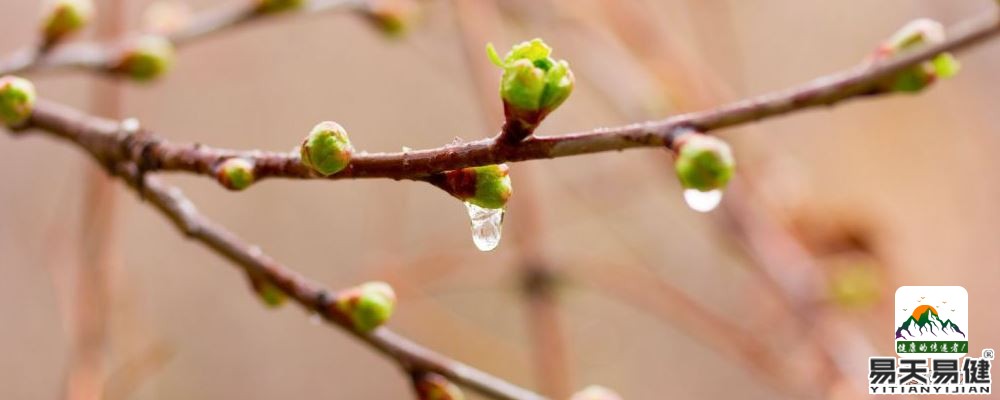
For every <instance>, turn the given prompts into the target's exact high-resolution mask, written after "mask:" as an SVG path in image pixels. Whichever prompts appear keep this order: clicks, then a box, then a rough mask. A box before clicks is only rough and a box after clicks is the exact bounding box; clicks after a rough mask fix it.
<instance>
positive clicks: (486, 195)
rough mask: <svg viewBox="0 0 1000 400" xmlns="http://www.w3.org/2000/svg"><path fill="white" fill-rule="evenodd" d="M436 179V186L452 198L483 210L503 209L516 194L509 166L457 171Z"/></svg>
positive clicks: (489, 166) (487, 166) (471, 168)
mask: <svg viewBox="0 0 1000 400" xmlns="http://www.w3.org/2000/svg"><path fill="white" fill-rule="evenodd" d="M436 179H437V180H438V181H437V182H435V184H436V185H437V186H438V187H441V188H442V189H444V190H445V191H447V192H448V193H449V194H451V195H452V196H455V197H456V198H458V199H459V200H462V201H465V202H467V203H471V204H474V205H476V206H479V207H482V208H490V209H499V208H503V207H504V206H505V205H507V200H509V199H510V196H511V195H512V194H513V193H514V187H513V186H511V183H510V167H508V166H507V164H494V165H484V166H481V167H468V168H462V169H456V170H454V171H448V172H445V173H444V174H442V175H441V176H439V177H438V178H436Z"/></svg>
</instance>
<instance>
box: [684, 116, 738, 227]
mask: <svg viewBox="0 0 1000 400" xmlns="http://www.w3.org/2000/svg"><path fill="white" fill-rule="evenodd" d="M674 148H675V149H676V157H675V158H676V159H675V160H674V169H675V170H676V171H677V178H678V179H680V181H681V186H683V187H684V201H685V202H686V203H687V205H688V207H691V209H692V210H695V211H698V212H709V211H712V210H714V209H715V208H716V207H718V206H719V204H720V203H721V202H722V190H723V189H724V188H725V187H726V184H727V183H729V180H730V179H732V177H733V172H734V170H735V162H734V161H733V153H732V151H731V150H730V149H729V145H727V144H726V142H723V141H722V140H721V139H718V138H715V137H712V136H707V135H703V134H701V133H695V132H688V133H686V134H683V135H681V136H680V137H678V138H677V139H676V143H675V147H674Z"/></svg>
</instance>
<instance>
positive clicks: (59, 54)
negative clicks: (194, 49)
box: [0, 0, 370, 75]
mask: <svg viewBox="0 0 1000 400" xmlns="http://www.w3.org/2000/svg"><path fill="white" fill-rule="evenodd" d="M369 9H370V5H369V1H368V0H313V1H311V2H309V4H308V5H306V6H304V7H303V9H302V10H300V11H298V12H291V13H289V12H270V13H267V12H260V11H258V9H257V6H256V3H255V2H252V1H242V2H236V3H232V4H226V5H222V6H218V7H216V8H213V9H209V10H207V11H203V12H201V13H199V14H197V15H195V16H194V17H192V19H191V21H190V22H189V23H187V24H186V25H184V27H182V28H181V29H179V30H177V31H174V32H170V33H168V34H167V38H168V39H169V40H170V41H171V42H172V43H173V44H174V45H175V46H177V47H180V46H184V45H187V44H190V43H193V42H195V41H197V40H199V39H203V38H205V37H208V36H210V35H212V34H215V33H219V32H222V31H226V30H229V29H232V28H235V27H238V26H242V25H245V24H247V23H250V22H256V21H261V20H266V19H270V18H272V17H281V16H285V15H286V14H317V13H320V12H325V11H338V10H350V11H360V12H364V11H368V10H369ZM137 34H138V33H135V34H134V35H137ZM127 36H128V35H126V37H120V38H118V39H116V40H112V41H107V42H96V41H94V42H77V43H69V44H65V45H62V46H57V47H55V48H52V49H48V51H45V52H44V53H41V52H39V51H38V49H37V47H31V48H25V49H22V50H19V51H16V52H14V53H13V54H11V55H10V56H8V57H7V58H6V59H4V60H0V75H7V74H25V73H29V72H35V71H51V70H60V69H84V70H91V71H96V72H102V73H104V72H109V69H110V68H111V66H112V65H114V63H115V61H116V60H115V58H116V57H117V55H118V48H119V47H120V45H121V42H122V41H123V40H125V39H127Z"/></svg>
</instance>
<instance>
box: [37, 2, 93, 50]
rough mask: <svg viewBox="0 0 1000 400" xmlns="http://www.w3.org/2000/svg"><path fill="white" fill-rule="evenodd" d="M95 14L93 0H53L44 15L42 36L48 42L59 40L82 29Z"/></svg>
mask: <svg viewBox="0 0 1000 400" xmlns="http://www.w3.org/2000/svg"><path fill="white" fill-rule="evenodd" d="M93 16H94V3H93V1H92V0H53V1H51V2H49V3H48V5H47V6H46V8H45V12H44V15H43V17H42V37H43V38H44V39H45V42H46V43H55V42H58V41H59V40H61V39H62V38H64V37H66V36H68V35H70V34H72V33H74V32H76V31H79V30H80V29H82V28H83V27H84V26H86V25H87V23H89V22H90V20H91V18H93Z"/></svg>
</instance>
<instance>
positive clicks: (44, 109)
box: [31, 14, 1000, 180]
mask: <svg viewBox="0 0 1000 400" xmlns="http://www.w3.org/2000/svg"><path fill="white" fill-rule="evenodd" d="M997 33H1000V24H998V20H997V18H996V16H995V15H992V14H991V15H987V16H980V17H975V18H973V19H971V20H969V21H966V22H964V23H962V24H960V26H958V27H957V28H955V29H954V30H953V31H952V33H951V34H950V38H949V39H948V40H947V41H945V42H944V43H939V44H936V45H932V46H927V47H926V48H924V49H922V50H919V51H915V52H913V53H910V54H906V55H903V56H900V57H898V58H895V59H892V60H890V61H886V62H880V63H874V64H862V65H858V66H856V67H854V68H851V69H849V70H847V71H844V72H840V73H836V74H832V75H828V76H824V77H821V78H818V79H815V80H812V81H810V82H808V83H805V84H803V85H800V86H797V87H793V88H791V89H786V90H781V91H777V92H772V93H768V94H764V95H760V96H757V97H752V98H749V99H746V100H741V101H737V102H734V103H730V104H727V105H723V106H721V107H718V108H715V109H711V110H707V111H701V112H695V113H689V114H682V115H678V116H675V117H671V118H667V119H663V120H659V121H649V122H643V123H636V124H631V125H626V126H619V127H613V128H599V129H595V130H591V131H587V132H577V133H568V134H562V135H556V136H540V137H530V138H528V139H526V140H524V141H522V142H521V143H519V144H517V145H514V146H510V145H498V144H497V142H496V141H495V139H494V138H488V139H482V140H477V141H473V142H467V143H459V144H450V145H446V146H443V147H439V148H434V149H427V150H414V151H404V152H396V153H361V154H356V155H355V156H354V157H353V158H352V160H351V163H350V165H348V167H347V168H345V169H344V170H342V171H341V172H339V173H336V174H334V175H331V176H330V177H329V179H344V178H391V179H414V180H423V179H426V178H427V177H428V176H430V175H432V174H434V173H440V172H443V171H449V170H454V169H459V168H464V167H470V166H479V165H488V164H498V163H503V162H514V161H527V160H536V159H548V158H557V157H568V156H574V155H581V154H590V153H597V152H605V151H614V150H624V149H631V148H638V147H668V148H669V147H670V146H672V144H673V143H672V142H673V137H674V135H675V134H676V133H677V132H679V131H682V130H684V129H696V130H699V131H701V132H709V131H714V130H718V129H723V128H728V127H733V126H737V125H741V124H746V123H751V122H755V121H759V120H763V119H766V118H771V117H775V116H779V115H784V114H788V113H792V112H796V111H800V110H804V109H808V108H813V107H818V106H831V105H834V104H836V103H839V102H841V101H844V100H848V99H852V98H856V97H867V96H868V95H873V94H876V91H877V89H878V87H879V85H880V84H881V83H882V82H884V81H885V80H886V79H888V78H891V77H892V76H894V75H895V74H896V73H898V72H900V71H902V70H904V69H906V68H909V67H911V66H913V65H916V64H919V63H921V62H924V61H926V60H929V59H931V58H933V57H934V56H936V55H937V54H940V53H942V52H947V51H959V50H963V49H966V48H968V47H970V46H972V45H974V44H977V43H980V42H982V41H983V40H985V39H987V38H990V37H992V36H994V35H996V34H997ZM31 122H32V125H33V126H34V127H37V128H41V129H44V130H48V131H50V132H53V133H57V134H61V135H64V136H68V137H71V138H73V139H74V140H79V141H84V142H88V143H90V144H91V145H92V146H94V150H96V151H98V152H99V153H101V154H103V155H104V156H106V157H108V158H110V159H114V160H129V161H133V162H136V161H140V160H137V159H136V158H135V157H137V156H136V154H137V153H136V152H131V154H126V153H128V152H123V151H122V149H123V148H126V147H128V145H140V146H141V147H142V148H143V149H145V151H144V152H143V154H145V156H144V157H148V159H147V160H145V161H147V164H148V165H151V166H152V167H153V168H154V169H157V170H165V171H169V170H176V171H187V172H193V173H198V174H205V175H213V174H214V168H215V167H216V166H217V165H218V163H219V162H220V161H222V160H224V159H226V158H230V157H244V158H247V159H251V160H253V161H254V163H255V165H256V169H255V175H256V177H257V179H262V178H266V177H283V178H296V179H317V178H322V177H321V176H319V175H316V174H313V173H312V172H311V171H310V170H309V169H308V168H306V167H304V166H303V165H302V164H301V162H300V160H299V156H298V155H297V154H295V153H293V152H289V153H276V152H261V151H257V150H254V151H239V150H229V149H218V148H211V147H207V146H202V145H198V144H175V143H170V142H167V141H165V140H159V139H155V137H154V136H153V135H152V134H149V135H144V137H145V139H138V140H137V138H126V137H122V136H120V135H118V134H117V129H116V128H115V124H114V123H113V121H109V120H106V119H102V118H97V117H93V116H90V115H86V114H83V113H80V112H78V111H75V110H72V109H70V108H68V107H65V106H61V105H58V104H55V103H51V102H47V101H39V102H38V104H37V106H36V108H35V113H34V115H33V117H32V119H31ZM69 128H72V129H69ZM297 136H299V135H296V137H297Z"/></svg>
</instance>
